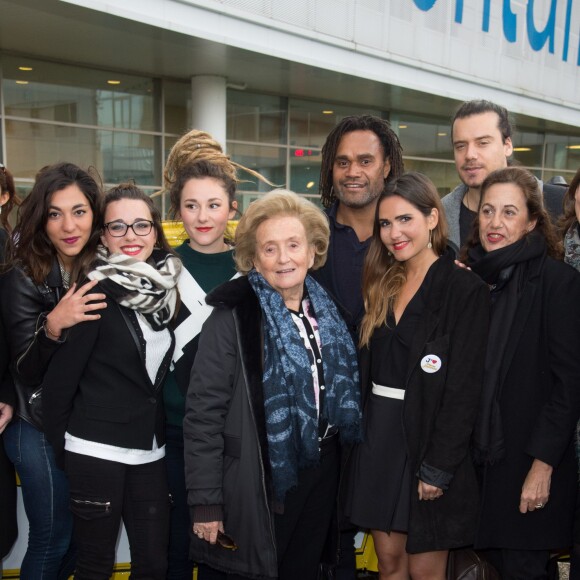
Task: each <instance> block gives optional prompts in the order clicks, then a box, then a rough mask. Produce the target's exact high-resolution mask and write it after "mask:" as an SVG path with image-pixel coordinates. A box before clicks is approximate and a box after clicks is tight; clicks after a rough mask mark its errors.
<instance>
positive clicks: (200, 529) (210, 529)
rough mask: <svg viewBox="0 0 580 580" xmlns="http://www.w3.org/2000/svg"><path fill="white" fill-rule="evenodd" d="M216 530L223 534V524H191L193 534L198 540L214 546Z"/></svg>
mask: <svg viewBox="0 0 580 580" xmlns="http://www.w3.org/2000/svg"><path fill="white" fill-rule="evenodd" d="M218 530H219V531H220V532H221V533H222V534H223V533H224V523H223V522H221V521H219V522H203V523H199V522H193V533H194V534H195V535H196V536H197V537H198V538H199V539H200V540H205V541H206V542H209V543H210V544H215V543H216V541H217V535H218Z"/></svg>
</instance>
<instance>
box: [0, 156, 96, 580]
mask: <svg viewBox="0 0 580 580" xmlns="http://www.w3.org/2000/svg"><path fill="white" fill-rule="evenodd" d="M100 208H101V191H100V189H99V186H98V185H97V183H96V182H95V180H94V179H93V178H92V177H91V176H90V175H89V174H88V173H87V172H86V171H83V170H82V169H81V168H79V167H77V166H76V165H74V164H72V163H58V164H56V165H52V166H48V167H45V168H43V169H41V170H40V171H39V172H38V174H37V176H36V180H35V182H34V186H33V187H32V190H31V191H30V193H29V194H28V196H27V197H26V199H25V200H24V201H23V202H22V205H21V206H20V209H19V211H18V219H17V223H16V226H15V228H14V232H13V235H12V237H11V238H10V243H9V246H8V262H9V265H8V269H7V271H6V272H5V273H4V274H3V276H2V280H1V283H0V312H1V315H2V323H3V325H4V331H5V333H6V341H7V343H8V348H9V370H10V374H11V378H12V379H13V381H14V385H15V390H16V397H17V406H16V409H15V415H16V416H15V417H14V418H13V419H12V421H11V422H10V424H9V425H8V427H7V428H6V430H5V431H4V433H3V439H4V447H5V450H6V454H7V455H8V457H9V458H10V460H11V461H12V463H13V464H14V465H15V467H16V471H17V472H18V475H19V477H20V483H21V491H22V498H23V502H24V508H25V510H26V515H27V518H28V523H29V530H30V532H29V536H28V548H27V551H26V554H25V556H24V559H23V561H22V564H21V567H20V574H21V576H22V577H23V578H37V577H42V578H47V579H54V578H68V577H69V576H70V574H71V573H72V571H73V570H74V557H75V550H74V548H71V549H69V546H70V539H71V535H72V517H71V515H70V512H69V509H68V508H69V506H68V503H69V495H68V482H67V481H66V477H65V476H64V473H62V472H61V471H60V470H59V469H58V468H57V467H56V464H55V461H54V454H53V451H52V448H51V446H50V444H49V442H48V441H47V439H46V437H45V434H44V431H43V425H42V417H41V413H40V411H39V408H40V406H41V405H40V401H41V400H42V398H41V396H40V395H41V393H42V387H41V382H42V378H43V375H44V373H45V371H46V368H47V366H48V363H49V361H50V359H51V357H52V356H53V354H54V353H55V352H56V351H57V350H58V349H59V348H60V346H61V345H62V344H64V343H65V342H66V340H67V333H68V330H69V329H70V328H71V327H72V326H74V325H75V324H77V323H79V322H82V321H86V320H92V319H94V318H98V317H99V314H98V313H96V312H95V310H99V309H100V308H102V307H103V302H94V301H98V300H102V299H103V298H104V296H103V295H102V294H97V293H90V290H91V289H92V288H93V286H94V285H95V282H90V283H87V284H84V285H82V286H80V287H79V286H77V283H78V282H80V281H82V280H84V279H85V275H86V272H87V270H86V268H87V267H88V265H89V264H90V263H91V262H92V260H93V258H94V252H95V250H96V247H97V242H98V239H99V231H98V228H97V224H98V221H99V219H100Z"/></svg>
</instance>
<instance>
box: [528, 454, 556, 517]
mask: <svg viewBox="0 0 580 580" xmlns="http://www.w3.org/2000/svg"><path fill="white" fill-rule="evenodd" d="M552 471H553V468H552V466H551V465H548V464H547V463H544V462H543V461H540V460H539V459H534V462H533V463H532V467H531V468H530V471H528V475H527V476H526V480H525V481H524V485H523V486H522V495H521V496H520V512H521V513H522V514H525V513H526V512H533V511H534V510H537V509H538V510H539V509H542V508H543V507H544V506H545V505H546V504H547V503H548V499H549V498H550V482H551V479H552Z"/></svg>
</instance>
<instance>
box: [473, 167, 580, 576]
mask: <svg viewBox="0 0 580 580" xmlns="http://www.w3.org/2000/svg"><path fill="white" fill-rule="evenodd" d="M561 257H562V252H561V244H560V243H559V240H558V239H557V237H556V236H555V233H554V231H553V228H552V225H551V223H550V220H549V218H548V216H547V214H546V212H545V210H544V208H543V204H542V196H541V192H540V191H539V189H538V183H537V180H536V179H535V178H534V176H533V175H531V174H530V173H529V172H528V171H526V170H524V169H521V168H517V167H512V168H507V169H502V170H498V171H495V172H493V173H491V174H490V175H489V176H488V177H487V179H486V180H485V181H484V183H483V185H482V188H481V202H480V207H479V213H478V218H477V221H476V222H475V225H474V232H473V237H472V238H471V240H470V242H469V244H468V248H467V264H468V265H469V266H470V267H471V268H472V270H473V271H474V272H475V273H476V274H478V275H479V276H481V277H482V278H483V280H484V281H485V282H487V284H488V285H489V287H490V293H491V300H492V317H491V326H490V337H489V346H488V353H487V357H486V362H485V379H484V388H483V395H482V402H481V407H480V413H479V416H478V420H477V424H476V430H475V433H474V454H475V455H474V456H475V459H476V461H478V462H479V463H480V464H481V465H482V503H481V512H480V518H479V529H478V533H477V541H476V547H478V548H481V549H484V548H485V549H487V550H488V551H487V556H488V558H489V559H490V560H491V561H492V563H493V564H494V565H495V567H496V568H497V569H498V571H499V572H500V574H501V576H502V578H504V579H506V580H508V579H511V578H530V579H531V578H534V579H535V578H547V577H548V576H547V572H546V566H547V564H548V559H549V555H550V551H551V550H556V549H561V548H567V547H569V546H570V545H571V543H572V522H573V517H574V506H575V501H576V494H577V490H578V484H577V479H578V476H577V468H576V461H575V456H574V444H573V433H574V429H575V426H576V422H577V421H578V416H579V415H580V388H578V387H579V385H580V365H579V364H578V353H579V352H580V338H579V336H580V335H579V334H578V328H579V326H580V300H578V297H579V296H580V276H579V275H578V273H577V272H576V271H574V269H573V268H570V267H569V266H567V265H565V264H563V263H562V262H561Z"/></svg>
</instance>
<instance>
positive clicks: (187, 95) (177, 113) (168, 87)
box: [163, 81, 191, 135]
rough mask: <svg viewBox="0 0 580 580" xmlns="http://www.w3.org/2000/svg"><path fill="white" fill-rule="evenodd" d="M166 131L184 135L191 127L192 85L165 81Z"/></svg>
mask: <svg viewBox="0 0 580 580" xmlns="http://www.w3.org/2000/svg"><path fill="white" fill-rule="evenodd" d="M163 90H164V95H163V97H164V103H165V132H166V133H175V134H177V135H183V134H184V133H186V132H187V131H188V130H189V129H190V128H191V123H190V119H191V85H190V84H188V83H176V82H172V81H164V82H163Z"/></svg>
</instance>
